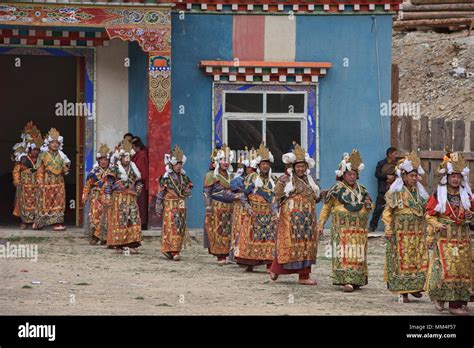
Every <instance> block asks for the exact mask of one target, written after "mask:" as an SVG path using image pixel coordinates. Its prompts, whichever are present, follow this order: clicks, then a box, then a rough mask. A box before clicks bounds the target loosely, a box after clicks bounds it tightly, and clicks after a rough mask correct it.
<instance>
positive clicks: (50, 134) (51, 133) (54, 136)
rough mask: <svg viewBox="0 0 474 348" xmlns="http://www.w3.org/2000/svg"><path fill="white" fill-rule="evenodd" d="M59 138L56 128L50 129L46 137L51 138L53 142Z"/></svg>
mask: <svg viewBox="0 0 474 348" xmlns="http://www.w3.org/2000/svg"><path fill="white" fill-rule="evenodd" d="M59 136H60V134H59V131H58V130H57V129H56V128H51V129H50V130H49V132H48V137H51V139H53V140H58V139H59Z"/></svg>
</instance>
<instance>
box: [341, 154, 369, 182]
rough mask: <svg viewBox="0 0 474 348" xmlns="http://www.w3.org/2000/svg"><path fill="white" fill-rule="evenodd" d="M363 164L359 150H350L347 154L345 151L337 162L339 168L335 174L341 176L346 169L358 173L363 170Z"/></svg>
mask: <svg viewBox="0 0 474 348" xmlns="http://www.w3.org/2000/svg"><path fill="white" fill-rule="evenodd" d="M364 168H365V164H364V163H363V162H362V158H361V157H360V154H359V151H357V150H356V149H353V150H352V153H351V154H350V155H349V154H348V153H347V152H345V153H344V154H343V155H342V160H341V162H340V163H339V168H338V169H337V170H336V176H337V177H338V178H340V177H342V176H343V175H344V173H345V172H346V171H351V170H354V171H356V172H358V173H360V172H361V171H363V170H364Z"/></svg>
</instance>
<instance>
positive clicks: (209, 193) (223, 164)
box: [204, 144, 240, 265]
mask: <svg viewBox="0 0 474 348" xmlns="http://www.w3.org/2000/svg"><path fill="white" fill-rule="evenodd" d="M233 158H234V155H233V152H232V151H231V149H230V148H229V147H228V146H226V145H225V144H224V145H223V146H222V148H220V149H218V150H217V151H216V155H215V156H214V158H213V160H214V170H213V171H212V172H209V173H207V175H206V177H205V178H204V204H205V207H206V218H205V222H204V224H205V227H204V231H205V233H206V235H205V237H204V247H205V248H207V249H208V250H209V253H210V254H212V255H214V256H216V257H217V262H218V263H219V264H220V265H225V264H227V256H228V255H229V251H230V241H231V236H232V210H233V204H234V201H236V200H238V199H240V194H238V193H234V192H232V190H231V189H230V181H231V180H232V173H231V168H232V167H231V166H230V165H231V162H232V161H233Z"/></svg>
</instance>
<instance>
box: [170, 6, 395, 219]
mask: <svg viewBox="0 0 474 348" xmlns="http://www.w3.org/2000/svg"><path fill="white" fill-rule="evenodd" d="M375 18H376V21H377V26H376V27H377V38H378V46H379V47H378V48H379V71H380V95H381V100H382V102H387V101H388V99H389V97H390V69H391V68H390V66H391V17H390V16H385V15H380V16H375ZM296 20H297V22H296V60H297V61H328V62H331V63H333V67H332V68H331V69H329V70H328V74H327V76H325V77H322V78H321V79H320V89H319V93H320V96H319V104H320V109H319V111H320V135H321V139H320V146H321V186H322V187H323V188H327V187H329V186H330V185H332V184H333V183H334V178H335V174H334V171H335V170H336V169H337V165H338V163H339V162H340V159H341V155H342V153H343V152H345V151H351V150H352V148H353V147H356V148H358V149H359V150H360V152H361V155H362V158H363V160H364V162H365V164H366V169H365V170H364V172H363V173H362V175H361V182H362V183H363V184H364V185H366V186H367V187H368V188H369V190H370V192H371V194H372V196H374V199H375V195H376V181H375V178H374V170H375V165H376V163H377V161H378V160H380V159H382V158H383V157H384V152H385V148H386V147H388V145H389V120H388V118H386V119H382V120H381V119H380V116H379V108H380V102H379V97H378V83H377V80H378V79H377V60H376V53H375V52H376V51H375V32H373V31H372V19H371V16H365V15H355V16H339V15H338V16H297V17H296ZM282 44H284V43H282ZM345 57H347V58H349V67H348V68H344V67H343V58H345ZM232 58H233V57H232V16H231V15H203V14H193V15H190V14H186V15H185V17H184V19H179V14H174V15H173V21H172V124H171V139H172V145H174V144H175V143H178V144H180V146H181V147H182V148H183V149H184V152H185V153H186V155H187V156H188V162H187V163H186V166H185V169H186V171H187V173H188V175H189V176H190V177H191V180H193V182H194V184H195V188H194V190H193V197H192V199H191V200H190V204H189V210H188V225H189V227H202V225H203V217H204V206H203V198H202V182H203V178H204V174H205V173H206V171H207V167H208V164H209V155H210V153H209V152H210V149H211V141H212V140H211V132H212V128H211V127H212V118H211V110H212V103H211V99H212V79H211V78H210V77H207V76H205V75H204V74H203V72H202V70H201V69H200V68H199V67H198V64H199V62H200V61H201V60H208V59H209V60H217V59H221V60H232ZM183 107H184V113H183V114H180V108H181V110H182V108H183ZM381 122H382V124H383V130H382V124H381Z"/></svg>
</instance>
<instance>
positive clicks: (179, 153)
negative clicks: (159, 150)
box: [171, 145, 184, 162]
mask: <svg viewBox="0 0 474 348" xmlns="http://www.w3.org/2000/svg"><path fill="white" fill-rule="evenodd" d="M171 156H173V157H174V158H176V161H178V162H183V156H184V153H183V151H182V150H181V148H180V147H179V146H178V145H175V146H174V148H173V150H172V151H171Z"/></svg>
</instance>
